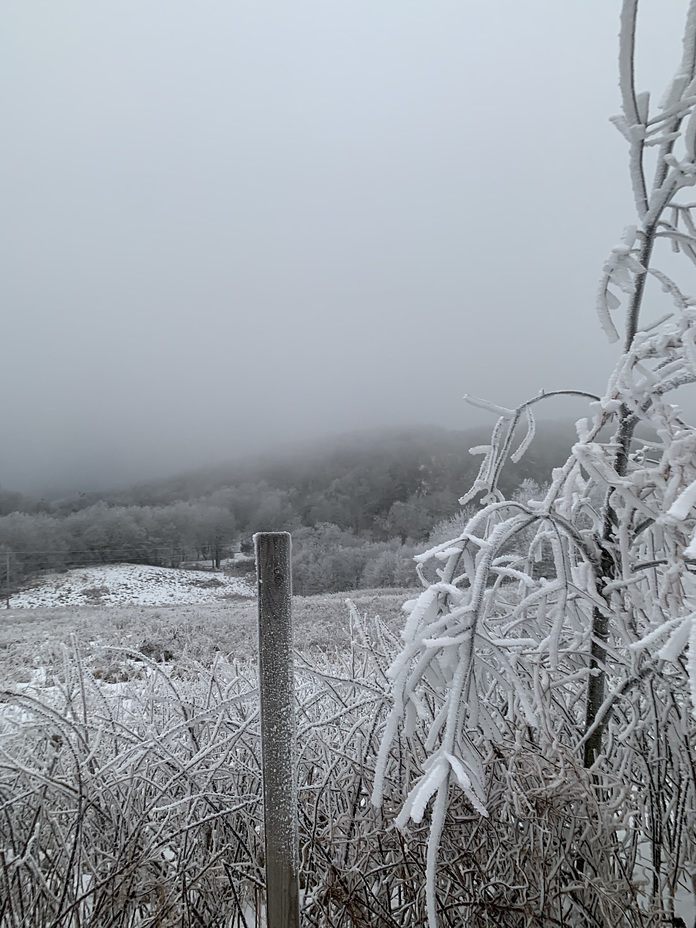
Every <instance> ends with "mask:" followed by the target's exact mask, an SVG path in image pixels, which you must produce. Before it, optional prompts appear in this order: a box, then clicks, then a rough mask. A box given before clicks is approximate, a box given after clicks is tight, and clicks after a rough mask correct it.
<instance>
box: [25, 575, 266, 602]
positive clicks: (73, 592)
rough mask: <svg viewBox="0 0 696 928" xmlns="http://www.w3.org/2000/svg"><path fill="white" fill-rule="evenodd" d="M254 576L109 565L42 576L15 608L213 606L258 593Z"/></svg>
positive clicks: (26, 591)
mask: <svg viewBox="0 0 696 928" xmlns="http://www.w3.org/2000/svg"><path fill="white" fill-rule="evenodd" d="M255 595H256V586H255V581H254V577H253V575H250V576H249V578H247V577H234V576H229V575H228V574H226V573H224V572H222V571H215V572H207V571H201V570H177V569H174V568H169V567H149V566H147V565H144V564H104V565H100V566H96V567H81V568H78V569H76V570H69V571H67V572H66V573H62V574H50V575H47V576H45V577H42V578H41V579H40V580H38V581H37V582H36V583H35V584H33V585H32V586H31V587H30V588H29V589H27V590H23V591H22V592H21V593H17V594H15V595H13V596H12V598H11V601H10V605H11V606H12V608H13V609H37V608H41V607H44V608H49V609H51V608H57V607H63V606H73V607H74V606H97V605H99V606H164V605H170V604H177V605H182V606H185V605H201V606H203V605H213V604H215V603H221V602H225V601H226V600H229V599H231V598H236V597H240V596H241V597H253V596H255Z"/></svg>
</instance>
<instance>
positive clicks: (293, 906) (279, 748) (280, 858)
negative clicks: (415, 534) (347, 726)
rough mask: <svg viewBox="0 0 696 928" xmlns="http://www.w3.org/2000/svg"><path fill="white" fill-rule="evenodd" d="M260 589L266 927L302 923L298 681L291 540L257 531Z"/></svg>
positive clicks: (283, 927)
mask: <svg viewBox="0 0 696 928" xmlns="http://www.w3.org/2000/svg"><path fill="white" fill-rule="evenodd" d="M254 548H255V552H256V575H257V582H258V594H259V691H260V694H261V762H262V770H263V815H264V835H265V842H266V856H265V861H266V925H267V928H299V924H300V903H299V879H298V844H297V842H298V830H297V785H296V783H295V685H294V679H293V661H292V614H291V608H292V607H291V603H292V567H291V557H290V556H291V550H292V541H291V538H290V535H289V534H288V532H259V533H257V534H256V535H254Z"/></svg>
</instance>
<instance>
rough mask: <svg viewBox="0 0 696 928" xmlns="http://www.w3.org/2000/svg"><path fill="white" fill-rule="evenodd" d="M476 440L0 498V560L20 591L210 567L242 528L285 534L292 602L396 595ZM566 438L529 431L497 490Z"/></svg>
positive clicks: (545, 466)
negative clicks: (153, 570) (62, 575)
mask: <svg viewBox="0 0 696 928" xmlns="http://www.w3.org/2000/svg"><path fill="white" fill-rule="evenodd" d="M489 438H490V432H489V431H488V430H484V429H473V430H468V431H449V430H446V429H444V428H439V427H436V426H427V427H425V426H424V427H419V428H409V429H392V430H389V431H386V430H382V431H379V432H376V431H365V432H357V433H351V434H346V435H343V436H341V437H339V438H338V439H326V440H324V441H321V442H312V443H306V444H304V445H301V446H294V447H286V448H281V449H278V450H277V451H276V452H274V453H273V454H270V453H268V454H264V455H256V456H254V457H249V458H246V459H244V460H241V461H237V462H234V463H230V464H228V465H225V466H217V467H209V468H204V469H199V470H195V471H189V472H188V473H184V474H179V475H177V476H173V477H168V478H164V479H161V480H155V481H149V482H147V483H140V484H136V485H134V486H132V487H129V488H127V489H119V490H116V491H112V492H108V493H99V492H91V493H79V494H77V495H73V496H68V497H64V498H62V499H55V500H46V499H43V500H36V499H33V498H30V497H26V496H23V495H22V494H18V493H13V492H11V491H0V554H4V555H5V558H6V561H7V564H9V567H7V564H6V567H7V570H6V573H7V571H9V574H10V575H11V577H12V578H14V579H13V580H12V582H11V584H10V585H11V586H13V588H20V587H21V585H22V583H23V582H24V580H25V579H26V578H27V577H30V576H33V575H35V574H36V573H37V572H42V571H47V570H64V569H67V568H71V567H76V566H82V565H86V564H108V563H121V562H128V563H140V564H150V565H157V566H165V567H179V566H181V565H182V564H185V563H187V562H191V561H196V562H200V561H202V560H206V561H209V563H210V565H211V566H213V567H219V566H220V564H221V562H222V560H223V559H224V558H225V557H228V556H229V555H230V554H231V553H233V552H235V551H238V550H239V549H240V548H241V550H242V551H246V552H249V551H250V546H251V537H252V535H253V534H254V532H258V531H290V532H292V533H293V543H294V574H295V578H296V585H297V588H298V591H300V592H302V593H305V594H311V593H315V592H322V591H337V590H343V589H355V588H358V587H378V586H407V585H409V583H412V582H413V579H414V574H413V570H414V568H413V555H414V553H416V551H417V550H418V549H419V546H420V548H422V547H423V545H425V544H426V543H427V542H428V540H429V539H431V538H432V537H434V535H437V534H438V531H440V530H439V529H438V526H440V525H442V524H443V523H444V524H445V525H447V524H448V520H452V519H455V520H456V518H457V517H458V514H459V513H460V510H461V507H460V505H459V502H458V500H459V497H460V496H462V495H463V494H464V493H465V492H466V491H467V490H468V489H469V487H470V486H471V484H472V482H473V480H474V479H475V477H476V475H477V473H478V468H479V464H480V461H481V458H480V457H478V456H475V455H472V454H470V453H469V449H470V448H471V447H472V446H480V445H483V444H486V442H487V441H488V440H489ZM573 439H574V431H573V429H572V427H571V426H570V425H569V424H568V423H559V422H549V423H541V424H540V425H539V426H538V430H537V434H536V437H535V440H534V442H533V443H532V445H531V447H530V448H529V450H528V452H527V453H526V454H525V455H524V457H523V458H522V460H521V461H520V462H519V464H517V465H514V464H510V465H509V466H508V467H507V468H506V469H505V471H504V472H503V474H502V477H501V480H500V487H501V489H502V490H503V491H504V492H506V493H513V492H514V491H515V490H516V488H518V487H520V485H522V484H523V482H524V481H527V482H528V483H529V484H530V485H533V484H543V483H544V482H546V481H547V480H548V478H549V477H550V474H551V470H552V468H553V467H554V466H556V465H558V464H560V463H562V462H563V461H564V460H565V458H566V456H567V454H568V450H569V448H570V446H571V443H572V441H573ZM530 482H531V483H530Z"/></svg>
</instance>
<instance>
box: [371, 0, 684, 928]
mask: <svg viewBox="0 0 696 928" xmlns="http://www.w3.org/2000/svg"><path fill="white" fill-rule="evenodd" d="M636 8H637V3H636V0H625V2H624V4H623V10H622V16H621V40H620V42H621V48H620V77H621V91H622V99H623V113H622V115H621V116H620V117H617V118H616V119H615V120H614V122H615V123H616V125H617V126H618V128H619V129H620V130H621V132H622V133H623V134H624V136H625V137H626V139H627V141H628V144H629V150H630V165H631V181H632V185H633V190H634V195H635V200H636V207H637V213H638V216H637V222H636V224H635V225H633V226H631V227H629V228H628V229H627V230H626V231H625V232H624V235H623V238H622V241H621V243H620V244H619V245H617V246H616V248H614V249H613V251H612V253H611V255H610V258H609V259H608V261H607V262H606V264H605V267H604V272H603V277H602V282H601V286H600V291H599V299H598V309H599V315H600V320H601V322H602V326H603V328H604V330H605V332H606V333H607V335H608V336H609V337H610V339H612V340H617V339H618V337H619V336H618V332H617V329H616V327H615V321H614V320H615V318H616V316H617V311H618V310H619V309H620V308H621V307H622V308H623V310H624V312H625V331H624V338H623V353H622V355H621V357H620V359H619V361H618V364H617V366H616V369H615V370H614V372H613V373H612V374H611V376H610V378H609V382H608V385H607V389H606V392H605V393H604V395H603V396H601V397H600V396H592V395H590V394H587V393H585V392H583V391H561V394H563V393H566V394H568V395H575V396H584V397H586V398H587V400H588V401H589V408H588V415H587V416H586V418H584V419H582V420H581V421H579V422H578V423H577V443H576V444H575V445H574V447H573V449H572V452H571V454H570V456H569V458H568V460H567V462H566V463H565V465H564V466H563V467H560V468H558V469H556V470H555V471H554V472H553V473H552V474H551V475H550V482H549V485H548V488H547V489H546V491H545V492H544V493H543V494H540V495H539V496H538V497H537V498H529V499H526V500H525V499H523V498H513V499H506V498H505V497H504V495H503V493H502V492H501V491H500V489H499V478H500V473H501V469H502V468H503V467H504V465H505V463H506V462H507V461H508V460H509V459H511V460H512V461H517V460H519V459H520V457H521V456H522V455H523V454H524V453H525V451H526V450H527V448H528V446H529V444H530V443H531V442H532V441H533V438H534V427H535V426H534V416H533V410H534V407H535V406H536V405H537V404H539V403H541V402H543V400H544V396H543V395H540V396H538V397H535V398H534V399H533V400H531V401H530V402H527V403H524V404H522V405H520V406H519V407H517V408H515V409H504V408H500V407H496V406H493V405H492V404H489V403H486V402H484V401H481V400H477V399H474V398H471V399H470V401H471V402H472V403H474V404H475V405H478V406H483V407H485V408H489V409H491V410H492V411H493V412H495V413H497V415H498V421H497V424H496V426H495V428H494V430H493V434H492V438H491V441H490V444H489V445H487V446H485V447H482V448H478V449H474V451H475V452H476V453H480V454H482V455H483V462H482V465H481V468H480V471H479V475H478V478H477V480H476V481H475V483H474V485H473V487H472V488H471V490H470V491H469V492H468V493H467V494H466V495H465V496H464V497H463V498H462V500H461V502H462V504H465V505H466V504H468V503H469V502H470V501H472V500H474V499H475V498H476V497H480V508H479V509H478V511H477V512H476V513H475V514H473V515H472V516H471V517H470V518H469V519H468V520H467V522H466V524H465V525H463V526H461V528H460V530H459V531H457V532H456V533H453V535H452V537H451V538H450V539H448V540H443V541H441V542H440V543H438V544H436V545H434V546H433V547H431V548H430V549H429V550H428V551H426V552H425V553H423V554H422V555H420V556H418V557H417V559H416V560H417V561H418V562H419V565H420V570H421V576H422V577H423V580H424V587H425V588H424V590H423V592H422V593H421V594H420V596H419V597H418V599H416V600H415V601H413V602H412V603H410V604H408V620H407V623H406V627H405V630H404V634H403V639H404V641H403V648H402V650H401V653H400V655H399V656H398V658H397V659H396V660H395V661H394V663H393V664H392V665H391V667H390V668H389V671H388V675H389V678H390V680H391V699H392V707H391V711H390V713H389V716H388V719H387V722H386V727H385V731H384V733H383V738H382V746H381V753H380V758H379V761H378V764H377V769H376V776H375V785H374V789H373V793H372V800H373V802H374V804H375V805H376V806H377V807H380V806H381V805H382V804H383V802H384V796H385V788H386V787H385V784H386V782H387V779H388V777H389V776H390V773H389V771H390V763H391V761H390V757H391V749H392V745H393V744H394V743H395V740H398V738H399V737H403V738H405V739H406V740H407V742H409V743H410V744H411V750H412V766H413V768H414V777H413V781H412V783H411V786H410V789H409V790H408V792H407V795H406V798H405V801H404V802H403V804H402V805H401V807H400V810H399V811H398V814H397V815H396V816H395V823H396V825H397V826H398V827H399V828H402V829H405V830H408V828H410V827H411V823H415V825H417V826H420V824H421V823H422V822H427V823H428V828H429V839H428V840H429V845H428V853H427V875H426V883H427V895H428V919H429V923H430V925H431V928H434V926H435V925H436V924H437V922H438V913H441V912H445V911H449V909H448V906H449V898H450V894H451V892H452V884H451V880H450V879H449V878H448V877H447V876H446V873H447V867H448V860H449V857H450V854H451V853H452V851H451V819H452V817H453V816H460V817H461V816H462V815H463V816H464V817H465V818H466V817H467V815H468V821H469V822H470V823H471V824H470V825H469V826H468V828H467V829H465V833H466V835H467V836H468V835H469V834H470V833H471V832H472V830H473V833H477V834H481V833H483V832H484V831H486V829H487V827H488V826H487V825H485V824H484V823H485V822H487V821H489V822H490V823H491V826H490V827H492V828H493V830H494V833H495V834H496V835H497V838H498V843H497V845H495V847H494V846H491V856H490V857H489V859H488V862H487V863H486V864H485V867H484V871H485V872H484V874H481V873H479V872H478V869H477V867H478V866H481V864H482V858H478V860H475V859H474V858H472V857H469V858H467V859H466V861H465V863H464V864H463V866H464V874H465V878H464V884H465V885H468V886H469V888H470V906H471V908H470V914H469V916H468V923H469V924H481V925H483V924H488V922H487V921H486V920H485V918H487V917H488V914H487V910H486V906H485V902H486V895H485V891H484V887H485V885H486V883H487V880H488V879H489V876H488V875H489V873H490V871H491V869H492V870H493V871H494V872H495V873H497V874H498V878H499V880H500V884H499V885H500V886H506V887H508V890H507V891H506V893H507V895H505V894H504V895H505V898H506V900H507V902H506V911H507V912H508V914H507V915H505V916H504V917H503V919H502V922H501V921H500V920H498V921H497V923H498V924H500V923H503V924H510V925H518V924H520V925H521V924H532V923H544V924H546V923H549V924H551V923H556V924H566V925H573V926H576V925H578V926H580V925H590V924H596V925H600V924H607V925H609V924H610V925H613V926H614V925H626V926H628V925H648V924H649V925H652V924H657V923H658V922H660V921H663V920H664V919H671V918H672V916H673V915H674V913H675V911H678V910H679V906H680V905H681V906H683V905H689V904H690V908H687V909H682V911H684V912H687V911H688V912H690V913H691V915H690V917H692V918H693V912H694V907H693V893H692V884H691V880H690V876H689V875H690V873H692V872H694V871H695V870H696V846H695V845H694V841H693V835H694V833H696V832H695V829H696V798H695V787H696V773H695V768H694V763H693V757H694V753H693V752H694V734H695V724H694V719H695V714H694V712H695V709H696V619H695V618H694V616H695V614H696V595H695V594H696V591H695V589H694V581H695V578H694V564H695V563H696V539H695V538H694V531H695V520H694V505H695V504H696V431H695V430H694V429H693V427H692V426H690V425H689V424H688V423H687V421H686V420H685V418H684V415H683V413H682V412H681V410H680V409H679V407H678V406H677V405H674V403H675V391H677V390H678V389H679V388H680V387H683V386H684V385H686V384H691V383H693V382H694V381H696V343H695V341H694V336H695V333H696V328H695V323H696V301H695V300H694V299H693V298H692V297H689V296H687V295H685V294H684V293H683V291H682V290H681V288H680V286H679V285H678V284H677V282H676V281H675V280H674V279H672V277H668V276H667V275H666V274H665V273H664V272H663V271H661V270H659V269H658V268H656V267H654V266H653V260H654V257H655V255H656V254H657V247H656V246H658V245H661V244H662V243H668V244H669V245H671V247H672V250H673V251H676V252H677V253H680V254H682V255H683V256H684V257H685V258H686V259H688V260H689V261H690V262H691V263H692V264H696V220H695V218H694V217H693V215H692V214H693V210H694V209H695V208H696V204H694V203H692V202H690V201H689V200H688V198H687V197H686V196H685V194H686V192H687V188H690V187H692V186H693V185H694V183H696V109H695V105H696V3H694V2H692V3H691V4H690V5H689V12H688V15H687V22H686V29H685V36H684V45H683V49H684V51H683V58H682V61H681V64H680V66H679V69H678V71H677V75H676V77H675V79H674V81H673V83H672V84H671V86H670V88H669V89H668V92H667V94H666V95H665V97H664V99H663V101H662V102H661V104H660V106H659V107H658V109H657V111H656V113H655V114H654V115H651V114H650V108H649V96H648V95H647V94H636V92H635V89H634V77H633V51H634V35H635V20H636ZM649 170H652V174H653V182H652V185H651V186H650V187H648V185H647V181H646V177H647V175H648V171H649ZM649 276H650V277H651V278H652V279H654V280H656V281H657V283H658V284H659V287H660V288H661V290H662V291H663V294H664V295H665V298H666V299H667V300H668V301H669V302H670V303H671V311H670V312H669V313H668V314H667V315H663V316H661V317H659V318H657V320H656V321H654V322H652V323H651V324H649V325H647V326H645V327H644V328H643V329H640V328H639V321H640V318H641V313H642V314H643V315H645V313H646V312H647V307H648V305H652V303H653V302H655V300H654V299H653V298H654V297H655V298H657V297H659V294H653V293H652V291H648V290H646V281H647V279H648V277H649ZM646 295H648V296H649V297H650V299H649V300H648V299H647V298H646ZM555 395H558V394H555ZM518 426H526V434H525V435H524V437H523V438H522V439H521V441H520V440H519V439H518V438H517V437H516V436H517V432H518ZM607 429H609V433H610V435H611V437H610V438H609V439H606V438H604V437H602V436H604V435H606V433H607ZM521 540H523V541H524V544H521V543H520V542H521ZM426 568H427V569H429V570H430V571H431V572H432V570H435V571H436V574H437V579H436V582H434V583H430V582H427V581H426V580H425V577H426V574H425V570H426ZM421 724H425V725H426V727H427V729H428V733H427V736H426V738H425V740H424V742H423V743H418V744H416V743H415V742H414V737H415V733H416V732H417V731H418V729H419V726H420V725H421ZM453 810H456V811H453ZM465 810H466V811H465ZM581 822H582V823H583V824H582V825H581V824H580V823H581ZM462 840H466V841H468V840H469V838H468V837H466V838H463V839H462ZM530 855H531V856H530ZM530 862H533V866H532V869H531V870H530V867H529V863H530ZM530 873H531V874H532V876H530ZM535 883H538V885H539V889H538V891H537V890H535V889H534V884H535ZM488 885H490V886H491V891H492V892H493V884H490V883H489V884H488ZM510 887H513V889H510ZM549 889H550V890H552V891H551V893H550V894H549V892H548V891H547V890H549ZM495 892H503V890H495ZM689 900H690V903H689ZM675 906H676V909H675ZM515 913H517V914H515ZM484 916H485V917H484ZM518 917H519V918H521V919H522V920H521V921H516V920H515V919H516V918H518ZM554 920H555V921H554Z"/></svg>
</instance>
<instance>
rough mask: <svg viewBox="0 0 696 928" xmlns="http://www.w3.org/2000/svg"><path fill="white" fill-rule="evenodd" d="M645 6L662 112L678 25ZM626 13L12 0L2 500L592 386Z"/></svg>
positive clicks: (618, 197)
mask: <svg viewBox="0 0 696 928" xmlns="http://www.w3.org/2000/svg"><path fill="white" fill-rule="evenodd" d="M643 8H644V9H643V15H644V21H643V26H642V28H643V32H642V33H641V38H640V48H639V53H641V54H642V57H641V58H640V60H639V73H640V75H641V77H640V80H639V89H652V90H654V91H656V93H657V96H659V95H660V94H661V92H662V89H663V85H664V82H665V81H666V79H667V78H668V77H670V76H671V74H672V72H673V70H674V68H675V66H676V63H677V61H678V56H679V52H680V38H681V22H682V19H683V13H684V11H685V9H686V2H685V0H684V2H677V0H669V3H667V2H665V0H643ZM619 9H620V3H619V0H583V2H581V3H579V2H571V0H497V2H480V0H246V2H238V0H198V2H192V0H118V2H107V0H3V3H2V4H1V5H0V117H1V120H2V127H3V132H2V136H3V143H2V146H0V235H1V237H2V240H1V242H0V305H1V306H2V314H3V321H2V328H1V330H0V331H1V333H2V334H1V337H2V356H1V360H0V389H1V395H2V403H1V404H0V409H1V412H0V443H1V449H0V482H2V484H3V486H5V487H9V488H20V489H21V488H36V487H37V486H41V485H49V484H55V483H68V484H73V485H77V484H84V486H85V487H88V486H93V485H97V484H103V483H104V482H108V481H110V480H116V479H121V478H123V479H132V478H136V477H145V476H149V475H151V474H155V473H162V474H166V473H171V472H173V471H176V470H180V469H182V468H184V467H188V466H192V465H197V464H204V463H206V462H212V461H216V460H220V459H222V458H224V457H227V456H230V455H234V454H236V453H238V452H240V451H245V450H247V449H250V448H258V447H263V446H266V445H272V444H273V443H274V442H276V441H283V442H285V441H287V440H288V439H290V438H292V437H293V436H296V437H298V438H304V437H307V436H310V435H314V434H321V433H325V432H328V431H341V430H346V429H353V428H358V427H363V426H368V427H371V426H375V425H382V424H384V425H393V424H402V423H409V422H414V423H415V422H434V423H438V424H442V425H445V426H448V427H450V428H462V427H466V426H467V425H469V424H472V423H474V422H480V421H481V415H480V414H477V413H475V412H474V411H472V410H470V409H469V407H467V406H466V404H465V403H464V402H463V401H462V396H463V394H464V393H466V392H471V393H475V394H478V395H482V396H486V397H487V398H489V399H491V400H493V401H494V402H498V403H501V404H503V405H515V404H516V403H517V402H521V401H522V400H524V399H526V398H528V397H530V396H532V395H534V394H536V393H537V392H538V390H539V389H541V388H544V389H546V390H551V389H554V388H558V387H575V388H583V389H591V390H601V389H602V387H603V385H604V383H605V381H606V379H607V376H608V374H609V372H610V370H611V368H612V367H613V364H614V361H615V358H616V356H617V350H618V349H617V348H616V346H608V345H606V344H605V342H604V336H603V334H602V333H601V330H600V328H599V325H598V322H597V318H596V314H595V309H594V300H595V291H596V287H597V282H598V279H599V275H600V271H601V266H602V263H603V261H604V259H605V256H606V254H607V252H608V250H609V249H610V248H611V247H612V246H613V245H614V244H616V242H617V241H618V240H619V237H620V233H621V230H622V228H623V227H624V226H625V225H627V224H628V223H630V222H632V221H633V218H634V212H633V205H632V198H631V194H630V190H629V185H628V176H627V171H626V154H625V146H624V142H623V140H622V138H621V136H620V135H619V133H618V132H617V131H616V130H615V129H614V128H613V127H612V126H611V125H610V124H609V122H608V118H609V116H611V115H613V114H614V113H616V112H618V109H619V95H618V88H617V76H616V75H617V65H616V53H617V32H618V17H619ZM561 411H562V410H561V409H559V408H554V409H553V410H550V412H552V414H554V415H556V414H558V413H559V412H561ZM569 412H570V414H571V415H575V413H576V409H574V408H569ZM581 412H582V410H577V414H578V415H580V414H581Z"/></svg>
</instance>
